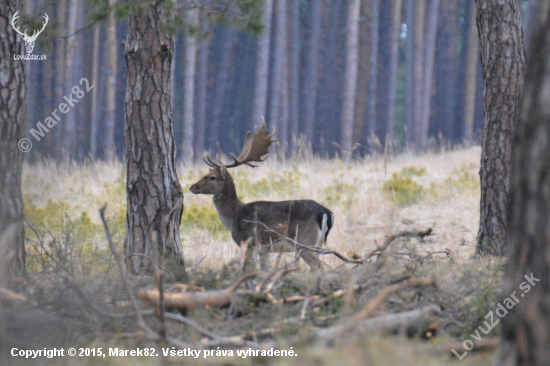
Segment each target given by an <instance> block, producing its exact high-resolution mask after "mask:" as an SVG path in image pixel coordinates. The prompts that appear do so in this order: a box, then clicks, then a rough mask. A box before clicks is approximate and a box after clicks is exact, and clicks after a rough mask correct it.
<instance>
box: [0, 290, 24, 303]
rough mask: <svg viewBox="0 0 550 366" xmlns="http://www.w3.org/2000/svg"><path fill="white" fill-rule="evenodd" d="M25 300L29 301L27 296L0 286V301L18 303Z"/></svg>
mask: <svg viewBox="0 0 550 366" xmlns="http://www.w3.org/2000/svg"><path fill="white" fill-rule="evenodd" d="M25 301H27V298H26V297H25V296H23V295H19V294H16V293H15V292H12V291H10V290H8V289H5V288H2V287H0V302H8V303H12V304H16V303H22V302H25Z"/></svg>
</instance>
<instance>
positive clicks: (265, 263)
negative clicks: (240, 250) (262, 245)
mask: <svg viewBox="0 0 550 366" xmlns="http://www.w3.org/2000/svg"><path fill="white" fill-rule="evenodd" d="M258 254H259V255H260V268H261V270H262V271H267V270H268V269H269V252H264V253H258Z"/></svg>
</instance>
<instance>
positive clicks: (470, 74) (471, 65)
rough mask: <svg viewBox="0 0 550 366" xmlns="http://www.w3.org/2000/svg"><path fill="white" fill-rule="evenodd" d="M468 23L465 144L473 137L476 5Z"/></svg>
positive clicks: (476, 42) (477, 55)
mask: <svg viewBox="0 0 550 366" xmlns="http://www.w3.org/2000/svg"><path fill="white" fill-rule="evenodd" d="M470 12H471V13H470V24H469V29H468V45H467V51H466V75H465V78H464V79H465V80H464V83H465V85H464V96H463V100H464V109H463V111H464V112H463V121H462V126H463V136H462V139H463V140H464V142H465V143H466V144H470V143H472V141H473V139H474V113H475V106H476V101H475V96H476V79H477V63H478V57H479V38H478V35H477V27H476V21H475V20H476V7H475V6H473V5H472V8H471V10H470Z"/></svg>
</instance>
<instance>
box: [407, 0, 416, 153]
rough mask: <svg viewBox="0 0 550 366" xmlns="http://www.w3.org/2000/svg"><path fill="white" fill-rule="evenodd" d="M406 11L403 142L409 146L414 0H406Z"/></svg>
mask: <svg viewBox="0 0 550 366" xmlns="http://www.w3.org/2000/svg"><path fill="white" fill-rule="evenodd" d="M405 4H406V9H407V10H406V11H407V44H406V63H405V75H406V76H405V113H406V116H405V143H406V145H407V146H409V147H410V146H411V145H412V144H413V140H414V136H413V134H414V94H415V89H414V54H415V52H414V50H415V42H414V35H413V30H414V12H415V0H406V3H405Z"/></svg>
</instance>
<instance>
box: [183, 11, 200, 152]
mask: <svg viewBox="0 0 550 366" xmlns="http://www.w3.org/2000/svg"><path fill="white" fill-rule="evenodd" d="M186 15H187V27H188V28H191V27H194V28H196V27H197V23H198V15H199V13H198V9H197V8H190V9H188V10H187V14H186ZM186 33H187V35H186V37H185V65H184V67H185V76H184V81H183V85H184V89H185V93H184V99H183V144H182V146H181V151H182V152H183V156H184V158H185V160H186V161H187V162H192V161H193V159H194V152H195V149H194V147H195V116H194V107H195V70H196V68H197V37H196V36H195V35H193V34H190V32H189V29H188V30H187V32H186Z"/></svg>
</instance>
